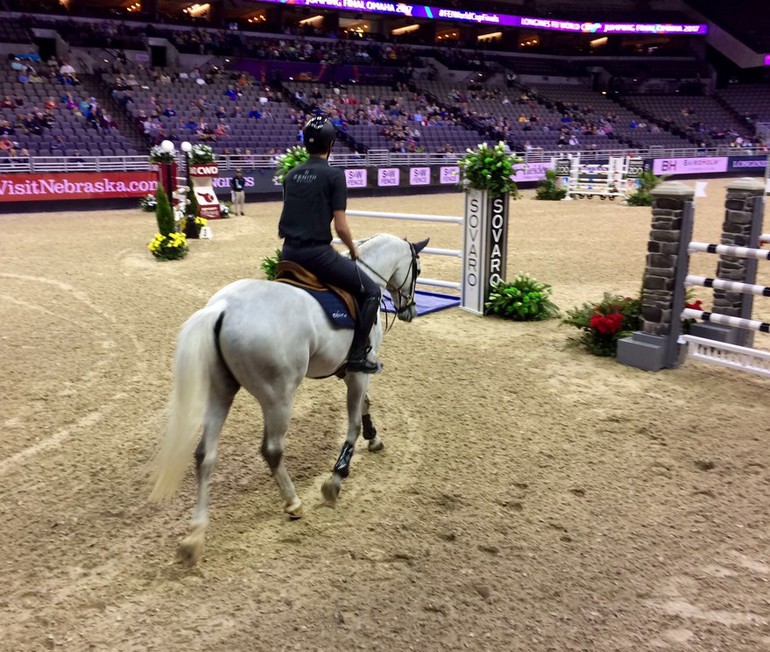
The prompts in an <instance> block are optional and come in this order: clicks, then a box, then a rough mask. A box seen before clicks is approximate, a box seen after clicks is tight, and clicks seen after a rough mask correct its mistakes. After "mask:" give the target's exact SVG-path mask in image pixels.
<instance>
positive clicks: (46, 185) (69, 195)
mask: <svg viewBox="0 0 770 652" xmlns="http://www.w3.org/2000/svg"><path fill="white" fill-rule="evenodd" d="M157 187H158V180H157V176H156V174H155V173H154V172H72V173H67V172H65V173H51V174H2V175H0V202H22V201H67V200H72V199H119V198H126V197H143V196H144V195H147V194H149V193H154V192H155V190H156V188H157Z"/></svg>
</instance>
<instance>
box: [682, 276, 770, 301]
mask: <svg viewBox="0 0 770 652" xmlns="http://www.w3.org/2000/svg"><path fill="white" fill-rule="evenodd" d="M684 283H685V285H700V286H702V287H704V288H714V289H716V290H726V291H727V292H742V293H744V294H756V295H757V296H760V297H770V287H768V286H766V285H753V284H751V283H739V282H738V281H726V280H724V279H721V278H709V277H708V276H696V275H694V274H688V275H687V276H686V277H685V279H684Z"/></svg>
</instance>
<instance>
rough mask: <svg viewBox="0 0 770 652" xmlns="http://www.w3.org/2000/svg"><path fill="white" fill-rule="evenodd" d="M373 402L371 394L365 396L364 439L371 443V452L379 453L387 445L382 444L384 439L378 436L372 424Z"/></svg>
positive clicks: (362, 419) (362, 420)
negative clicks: (371, 410)
mask: <svg viewBox="0 0 770 652" xmlns="http://www.w3.org/2000/svg"><path fill="white" fill-rule="evenodd" d="M371 405H372V404H371V401H370V400H369V394H364V409H363V414H362V415H361V425H362V426H363V431H364V432H363V435H364V439H365V440H366V441H368V442H369V450H370V451H371V452H372V453H379V452H380V451H381V450H382V449H383V448H385V444H383V443H382V439H380V438H379V437H378V436H377V428H375V427H374V424H373V423H372V416H371V414H370V413H369V410H370V408H371Z"/></svg>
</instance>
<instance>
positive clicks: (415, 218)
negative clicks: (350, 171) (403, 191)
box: [345, 210, 465, 224]
mask: <svg viewBox="0 0 770 652" xmlns="http://www.w3.org/2000/svg"><path fill="white" fill-rule="evenodd" d="M345 212H346V213H347V214H348V215H352V216H354V217H373V218H377V219H386V220H409V221H411V222H448V223H451V224H462V223H463V222H464V221H465V219H464V218H462V217H456V216H454V215H418V214H416V213H381V212H378V211H351V210H348V211H345Z"/></svg>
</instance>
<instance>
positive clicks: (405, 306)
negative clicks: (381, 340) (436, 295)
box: [356, 241, 420, 331]
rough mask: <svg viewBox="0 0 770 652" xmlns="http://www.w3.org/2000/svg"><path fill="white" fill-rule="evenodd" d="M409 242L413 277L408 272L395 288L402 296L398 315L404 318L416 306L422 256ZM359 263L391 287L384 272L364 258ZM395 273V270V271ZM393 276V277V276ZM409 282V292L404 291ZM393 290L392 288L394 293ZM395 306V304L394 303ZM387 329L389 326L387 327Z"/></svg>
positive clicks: (386, 285)
mask: <svg viewBox="0 0 770 652" xmlns="http://www.w3.org/2000/svg"><path fill="white" fill-rule="evenodd" d="M407 244H408V245H409V250H410V252H411V254H412V262H411V264H410V271H411V278H410V275H409V274H407V276H406V278H405V279H404V282H403V283H401V285H399V286H398V287H397V288H395V291H396V292H397V293H398V296H399V298H400V300H399V302H398V303H399V306H398V308H396V315H397V316H398V317H401V318H402V319H403V316H404V315H405V314H406V313H408V312H409V310H410V308H412V306H415V305H416V303H415V300H414V294H415V290H416V289H417V274H418V272H417V261H418V260H419V258H420V254H418V253H417V251H416V250H415V248H414V245H413V244H412V243H411V242H408V241H407ZM356 262H357V263H359V264H360V265H361V266H362V267H365V268H366V269H368V270H369V271H370V272H371V273H372V274H374V275H375V276H376V277H377V278H379V279H380V280H381V281H382V282H383V283H385V287H386V288H388V289H390V288H389V287H388V286H389V285H390V279H389V278H385V277H384V276H383V275H382V274H380V273H379V272H377V271H376V270H374V269H372V268H371V267H370V266H369V265H367V264H366V263H365V262H364V261H363V260H361V259H360V258H359V259H358V260H357V261H356ZM394 274H395V272H394ZM391 278H393V277H392V276H391ZM407 282H409V294H406V293H405V292H404V286H406V284H407ZM392 292H393V290H391V294H392ZM394 307H395V305H394ZM386 331H387V327H386Z"/></svg>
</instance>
